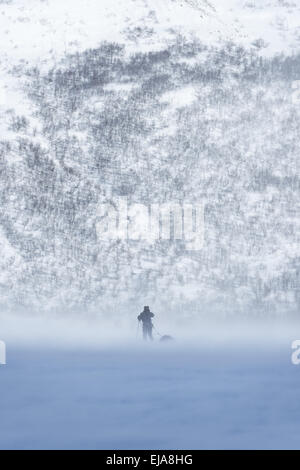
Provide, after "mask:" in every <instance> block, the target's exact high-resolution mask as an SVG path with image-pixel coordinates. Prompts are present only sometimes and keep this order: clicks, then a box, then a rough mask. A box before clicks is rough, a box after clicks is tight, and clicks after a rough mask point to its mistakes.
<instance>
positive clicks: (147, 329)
mask: <svg viewBox="0 0 300 470" xmlns="http://www.w3.org/2000/svg"><path fill="white" fill-rule="evenodd" d="M153 317H154V313H152V312H150V308H149V307H148V306H146V307H144V310H143V311H142V313H140V314H139V316H138V321H141V322H142V323H143V337H144V340H147V339H148V338H149V339H150V340H153V337H152V329H153V323H152V318H153Z"/></svg>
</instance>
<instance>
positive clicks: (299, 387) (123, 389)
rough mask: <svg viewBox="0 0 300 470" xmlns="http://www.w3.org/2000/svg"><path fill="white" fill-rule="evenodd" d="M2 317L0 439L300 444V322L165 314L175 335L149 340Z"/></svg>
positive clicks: (38, 443)
mask: <svg viewBox="0 0 300 470" xmlns="http://www.w3.org/2000/svg"><path fill="white" fill-rule="evenodd" d="M10 321H11V319H10ZM2 324H3V325H4V327H3V329H2V333H1V334H2V337H3V338H4V339H5V340H6V342H7V365H5V366H0V390H1V400H0V418H1V426H0V448H1V449H281V448H282V449H299V448H300V431H299V419H300V408H299V391H300V366H296V365H293V364H292V362H291V355H292V349H291V344H292V342H293V341H294V340H295V339H297V331H299V326H297V325H296V324H295V325H290V326H288V325H287V323H286V322H285V324H284V325H277V326H276V325H275V324H274V322H272V323H270V324H258V323H257V324H256V326H255V325H254V324H252V325H251V324H244V325H242V324H240V325H239V326H238V327H237V325H236V323H235V324H232V325H230V323H229V322H226V323H225V322H223V323H222V322H220V323H219V325H218V326H217V325H215V326H213V325H210V326H209V325H205V324H203V325H202V328H200V325H198V332H199V333H198V337H196V335H194V336H193V335H191V334H189V335H188V332H187V331H184V330H183V329H182V328H176V329H175V328H174V327H173V329H171V328H170V325H169V329H168V330H167V327H166V326H162V325H160V329H162V330H163V331H162V332H163V333H172V334H173V335H174V337H175V341H174V342H173V343H160V342H159V341H158V336H157V335H155V341H154V342H153V343H151V344H150V343H146V344H144V343H142V342H141V340H140V339H139V337H138V338H136V337H135V330H134V329H133V328H132V329H131V331H130V329H128V331H127V332H126V330H125V332H124V329H123V328H121V330H122V334H123V336H124V337H125V339H124V338H123V341H121V339H120V338H121V334H120V329H119V330H118V328H117V326H115V328H111V329H110V330H109V328H108V327H107V325H106V328H105V331H104V330H103V328H101V323H93V322H91V323H88V322H86V323H82V320H77V321H74V322H72V323H69V324H68V323H67V322H65V323H63V322H62V321H61V319H60V320H57V321H53V320H52V321H48V322H47V321H44V323H43V322H39V321H36V320H34V319H31V320H28V319H27V322H26V321H25V322H22V321H21V327H19V328H18V329H17V328H13V322H11V323H10V324H9V322H6V323H5V321H2ZM34 325H35V329H34ZM16 330H18V331H17V332H16ZM114 330H117V331H118V335H119V338H118V337H117V334H115V333H114ZM21 331H22V334H21V333H20V332H21ZM109 331H110V333H109ZM190 333H191V332H190ZM298 336H299V335H298ZM80 339H81V341H80Z"/></svg>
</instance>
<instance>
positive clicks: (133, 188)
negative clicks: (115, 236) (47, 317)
mask: <svg viewBox="0 0 300 470" xmlns="http://www.w3.org/2000/svg"><path fill="white" fill-rule="evenodd" d="M298 19H299V7H298V6H297V5H296V4H294V3H292V2H288V1H279V0H278V1H275V0H272V1H271V0H270V1H265V2H258V1H257V2H256V1H241V0H228V1H226V2H216V1H213V0H211V1H205V0H202V1H201V0H198V1H197V0H185V1H184V0H182V1H175V0H164V1H162V0H152V1H146V0H126V1H125V0H114V1H111V0H102V1H98V0H76V1H75V0H72V1H71V0H66V1H64V2H61V1H59V0H48V1H38V0H28V1H26V2H25V1H21V0H16V1H5V2H4V1H2V2H0V42H1V54H0V80H1V83H0V110H1V114H0V132H1V142H0V144H1V146H0V162H1V170H0V171H1V180H0V182H1V209H0V217H1V220H0V225H1V232H0V233H1V240H0V241H1V243H0V247H1V248H2V251H7V250H8V251H9V254H5V256H3V260H2V265H1V266H2V268H1V269H2V275H1V280H2V282H0V289H1V303H2V305H3V307H5V308H9V307H11V308H16V309H18V308H22V307H26V308H29V309H36V310H41V309H46V310H51V311H52V310H55V311H59V312H60V311H67V310H68V311H71V312H73V311H74V310H80V311H82V310H89V309H94V310H99V309H102V310H103V311H104V312H107V310H111V311H114V312H116V313H118V312H119V311H120V309H122V308H124V309H125V307H126V306H128V305H131V304H132V303H134V302H135V303H136V307H134V308H138V305H139V303H140V302H142V303H143V302H144V301H145V302H146V303H148V302H149V303H153V302H156V303H157V307H158V308H162V309H165V310H166V311H167V310H168V309H173V310H176V311H177V312H178V314H179V315H181V313H182V310H184V312H185V314H186V313H188V312H191V314H194V313H198V312H199V309H200V310H202V311H206V310H207V311H216V310H222V311H227V312H231V311H237V312H239V313H241V312H244V311H250V310H254V309H256V310H260V311H262V312H264V313H266V312H267V313H271V312H273V313H274V312H275V311H277V312H282V311H286V310H287V311H292V312H295V311H296V310H297V308H298V306H299V303H300V293H299V292H300V291H299V279H300V272H299V256H298V253H299V250H298V247H299V176H298V174H299V159H298V155H297V142H298V133H299V110H298V105H297V103H295V102H293V100H292V82H293V81H294V80H297V79H299V76H300V66H299V64H300V59H299V57H298V55H297V54H294V55H292V53H294V52H298V47H299V34H298V33H299V30H298V23H299V21H298ZM279 53H281V55H280V56H279V55H276V54H279ZM274 55H275V56H274ZM120 195H127V196H128V197H129V198H131V199H130V200H131V202H137V203H140V202H144V203H155V202H171V201H173V200H176V201H185V200H188V201H189V202H198V201H199V200H201V201H204V202H205V203H206V219H205V223H206V227H205V229H206V238H205V246H204V249H203V250H202V251H201V253H197V254H193V253H192V254H191V253H187V252H186V251H184V250H183V249H182V246H181V245H180V244H179V245H178V244H176V243H171V244H169V245H166V244H159V245H158V246H155V247H154V248H153V247H149V246H144V245H143V244H139V243H135V244H134V243H132V244H130V243H129V244H116V243H112V244H110V245H105V244H101V243H99V240H97V238H96V232H95V224H96V222H97V208H98V206H99V203H100V202H103V201H105V200H106V198H107V197H108V196H109V197H112V198H113V197H116V196H120ZM274 227H275V229H274ZM112 299H113V300H112ZM199 306H200V307H199Z"/></svg>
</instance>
